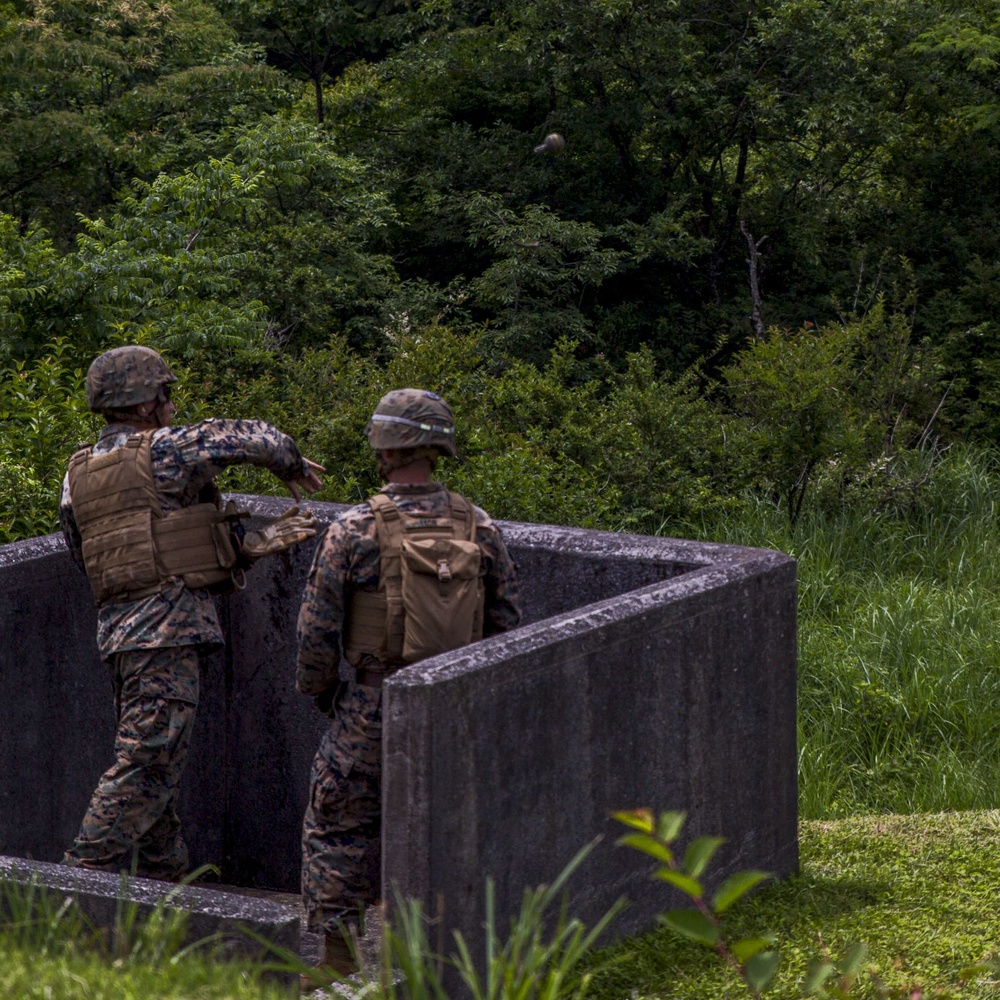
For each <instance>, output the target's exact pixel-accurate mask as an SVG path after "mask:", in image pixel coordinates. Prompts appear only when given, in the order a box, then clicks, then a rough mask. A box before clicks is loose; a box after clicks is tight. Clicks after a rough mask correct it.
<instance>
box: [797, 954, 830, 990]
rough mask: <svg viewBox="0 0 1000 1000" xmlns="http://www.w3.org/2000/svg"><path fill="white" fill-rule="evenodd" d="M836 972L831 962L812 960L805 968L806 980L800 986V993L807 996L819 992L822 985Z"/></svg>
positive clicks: (818, 959)
mask: <svg viewBox="0 0 1000 1000" xmlns="http://www.w3.org/2000/svg"><path fill="white" fill-rule="evenodd" d="M836 971H837V970H836V969H835V968H834V966H833V963H832V962H827V961H825V960H824V959H822V958H814V959H812V960H811V961H810V962H809V965H808V967H807V968H806V978H805V981H804V983H803V986H802V992H803V993H805V994H807V995H809V996H811V995H812V994H813V993H817V992H819V990H821V989H822V987H823V984H824V983H825V982H826V981H827V980H828V979H829V978H830V976H832V975H833V974H834V973H835V972H836Z"/></svg>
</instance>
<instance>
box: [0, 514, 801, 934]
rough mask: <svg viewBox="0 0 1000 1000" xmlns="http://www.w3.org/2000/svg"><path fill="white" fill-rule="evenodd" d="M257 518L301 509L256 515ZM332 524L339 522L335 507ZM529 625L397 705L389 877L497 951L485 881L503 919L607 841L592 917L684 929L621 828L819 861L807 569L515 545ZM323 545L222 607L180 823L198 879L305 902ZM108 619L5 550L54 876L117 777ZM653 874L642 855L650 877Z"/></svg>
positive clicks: (704, 550) (555, 539) (273, 570)
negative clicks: (487, 928)
mask: <svg viewBox="0 0 1000 1000" xmlns="http://www.w3.org/2000/svg"><path fill="white" fill-rule="evenodd" d="M241 500H242V501H243V502H244V504H245V505H246V506H249V507H250V508H251V509H252V510H253V511H254V512H255V513H256V514H257V515H258V516H273V515H274V514H276V513H278V512H279V511H280V510H283V509H284V508H285V507H286V506H287V503H286V502H285V501H281V500H274V499H265V498H249V497H248V498H241ZM311 506H313V507H314V508H315V509H316V511H317V514H318V516H319V517H320V518H321V519H329V517H331V516H333V515H334V514H335V513H336V512H337V511H338V510H340V509H342V508H340V507H338V506H337V505H332V504H312V505H311ZM502 527H503V531H504V534H505V537H506V539H507V541H508V545H509V546H510V548H511V550H512V553H513V555H514V557H515V559H516V561H517V562H518V564H519V567H520V571H521V580H522V591H523V596H524V603H525V610H526V615H525V625H524V626H523V627H522V628H520V629H518V630H517V631H516V632H514V633H511V634H509V635H507V636H501V637H495V638H492V639H488V640H485V641H483V642H482V643H479V644H477V645H475V646H473V647H469V648H468V649H467V650H463V651H458V652H456V653H453V654H448V655H445V656H442V657H437V658H435V659H433V660H428V661H425V662H424V663H422V664H420V665H419V666H418V667H414V668H410V669H409V670H407V671H406V672H405V673H403V674H400V675H398V676H397V677H395V678H393V679H392V680H391V681H390V682H389V684H388V691H387V702H386V737H385V739H386V747H385V763H386V769H385V793H384V794H385V820H386V822H385V831H384V847H383V863H384V874H385V878H386V881H387V884H388V883H390V882H391V883H393V884H395V885H397V886H399V887H400V888H401V889H402V890H403V891H405V892H407V893H408V894H410V895H413V896H415V897H417V898H421V899H424V900H425V901H426V903H427V905H429V906H431V907H432V908H434V907H436V905H437V899H438V895H439V894H442V895H443V898H444V899H445V901H446V910H447V914H448V918H449V923H454V924H455V925H456V926H461V927H463V929H465V931H466V932H467V933H470V934H471V935H472V936H473V937H474V936H475V929H476V928H477V927H478V925H479V924H480V923H481V919H482V915H481V911H480V909H479V907H480V906H481V893H482V885H483V880H484V878H485V877H486V876H487V875H490V876H492V877H493V878H494V879H495V880H496V882H497V884H498V903H499V907H500V912H501V913H505V912H511V911H512V910H513V909H515V908H516V907H517V905H519V902H520V896H521V891H522V889H523V887H524V886H525V885H528V884H535V883H537V882H540V881H545V880H551V879H552V878H553V877H554V876H555V875H556V874H557V873H558V871H559V870H560V869H561V868H562V866H563V865H564V864H565V863H566V861H568V860H569V858H570V857H571V856H572V855H573V854H574V853H575V852H576V850H577V849H578V848H579V847H580V846H581V845H582V844H584V843H585V842H587V841H589V840H590V839H591V838H592V837H594V836H596V835H598V834H602V833H603V834H605V835H606V839H605V842H604V844H602V846H601V847H600V848H599V849H598V852H599V853H598V856H597V857H595V858H593V859H591V861H590V862H588V868H589V869H590V871H591V873H592V874H591V876H590V877H588V876H587V875H586V874H585V873H581V876H580V878H578V879H577V883H576V885H577V888H576V895H577V898H578V900H579V903H580V905H581V906H582V907H583V908H584V910H585V911H586V912H587V913H588V915H591V916H593V915H594V914H596V913H597V912H598V911H601V910H603V909H604V908H605V907H606V906H607V905H609V904H610V902H611V901H613V899H614V898H616V897H617V896H618V895H619V894H621V893H622V892H627V893H628V895H629V896H630V897H632V898H633V899H634V900H636V901H637V903H636V905H635V906H633V907H632V909H631V910H630V911H628V913H627V915H626V916H625V918H624V920H623V923H622V927H623V928H624V929H632V928H636V927H640V926H644V925H646V924H647V923H648V921H649V918H650V916H651V914H652V913H654V912H658V911H659V910H662V909H663V908H664V905H665V901H666V896H665V890H664V888H663V887H662V885H659V886H654V885H652V884H651V883H649V882H648V880H647V878H646V872H647V871H648V866H647V865H644V864H643V862H642V859H641V858H639V857H638V856H636V855H634V854H633V852H628V851H624V850H620V849H619V850H615V849H613V848H612V847H611V846H610V844H611V840H613V837H614V836H615V835H616V834H617V832H619V831H617V830H616V829H615V828H614V827H613V826H612V825H611V824H609V821H608V819H607V814H608V812H609V811H610V810H612V809H617V808H630V807H633V806H638V805H650V806H652V807H654V808H679V809H686V810H687V811H688V812H689V815H690V820H689V825H688V829H689V832H690V834H691V835H695V834H701V833H720V834H722V835H724V836H726V837H727V838H728V840H729V843H728V845H727V848H726V849H725V852H724V854H723V855H722V860H723V863H724V864H728V865H730V866H739V867H749V866H753V867H762V868H766V869H768V870H772V871H777V872H779V873H784V872H789V871H791V870H792V869H794V867H795V864H796V858H797V847H796V834H795V828H796V811H795V798H796V796H795V769H796V754H795V568H794V562H793V561H792V560H790V559H788V558H787V557H785V556H783V555H781V554H779V553H774V552H766V551H762V550H751V549H742V548H738V547H733V546H719V545H702V544H695V543H689V542H682V541H678V540H671V539H652V538H642V537H637V536H626V535H615V534H609V533H601V532H588V531H581V530H575V529H567V528H556V527H545V526H537V525H522V524H504V525H502ZM313 547H314V546H312V545H309V546H302V547H301V548H300V549H298V550H296V551H295V552H294V553H290V554H285V555H282V556H279V557H276V558H274V559H271V560H268V561H266V562H265V563H262V564H261V565H260V566H258V567H257V568H256V569H255V570H254V571H253V573H251V574H250V576H249V577H248V586H247V588H246V590H244V591H242V592H239V593H236V594H233V595H232V596H230V597H227V598H224V599H221V601H220V611H221V614H222V617H223V621H224V623H225V626H226V631H227V648H226V649H225V651H224V652H222V653H219V654H217V655H215V656H213V657H210V658H209V660H208V662H206V670H205V674H204V685H203V693H202V704H201V708H200V712H199V720H198V728H197V733H196V742H195V745H194V747H193V748H192V756H191V760H190V763H189V765H188V769H187V772H186V775H185V785H184V793H183V797H182V802H181V808H180V811H181V815H182V819H183V821H184V824H185V831H186V835H187V837H188V840H189V845H190V847H191V853H192V861H193V863H195V864H200V863H203V862H211V863H215V864H217V865H219V866H220V867H221V868H222V871H223V879H224V881H228V882H232V883H234V884H239V885H247V886H262V887H269V888H275V889H289V890H294V889H295V888H296V887H297V884H298V874H299V848H298V840H299V824H300V822H301V817H302V812H303V809H304V806H305V800H306V791H307V786H308V775H309V766H310V762H311V759H312V755H313V753H314V751H315V748H316V745H317V743H318V740H319V736H320V733H321V731H322V728H323V726H324V725H325V722H326V720H325V719H324V718H323V717H322V716H320V715H319V714H318V713H317V712H316V711H315V709H314V708H313V706H312V703H311V701H310V700H309V699H307V698H304V697H303V696H301V695H299V694H297V693H296V692H295V690H294V659H295V649H294V646H295V636H294V625H295V618H296V615H297V611H298V604H299V599H300V595H301V592H302V587H303V585H304V582H305V576H306V573H307V571H308V566H309V563H310V561H311V558H312V552H313ZM94 622H95V615H94V610H93V608H92V605H91V601H90V595H89V590H88V588H87V585H86V582H85V580H84V578H83V576H82V575H81V574H80V573H79V571H78V570H77V569H76V567H75V566H74V565H73V564H72V561H71V560H70V558H69V555H68V553H67V552H66V551H65V548H64V546H63V543H62V540H61V538H58V537H48V538H43V539H35V540H32V541H29V542H23V543H16V544H14V545H9V546H5V547H2V548H0V623H2V624H3V628H4V634H5V642H4V643H3V644H2V645H0V854H6V855H14V856H18V857H22V858H28V857H31V858H37V859H40V860H43V861H52V860H57V859H58V857H59V856H60V854H61V852H62V850H63V849H64V848H65V846H66V845H67V844H68V843H69V842H70V841H71V840H72V837H73V835H74V833H75V831H76V828H77V825H78V823H79V820H80V817H81V816H82V814H83V810H84V808H85V806H86V803H87V800H88V798H89V795H90V792H91V790H92V789H93V787H94V785H95V783H96V781H97V778H98V777H99V775H100V773H101V771H102V770H103V769H104V768H105V767H106V766H107V765H108V763H109V762H110V760H111V747H112V738H113V728H114V727H113V718H112V707H111V698H110V685H109V683H108V680H107V676H106V673H105V668H104V667H103V665H102V664H101V663H100V661H99V659H98V657H97V654H96V650H95V648H94V630H95V625H94ZM630 855H631V856H630Z"/></svg>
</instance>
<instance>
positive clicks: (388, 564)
mask: <svg viewBox="0 0 1000 1000" xmlns="http://www.w3.org/2000/svg"><path fill="white" fill-rule="evenodd" d="M368 506H369V507H371V509H372V513H373V514H374V515H375V530H376V535H377V537H378V552H379V570H378V593H379V594H380V595H382V596H383V597H384V600H385V619H384V621H385V625H384V630H385V631H384V634H383V639H382V646H381V649H380V650H379V655H380V657H381V658H382V659H384V660H388V661H393V660H398V659H400V658H401V657H402V655H403V636H404V634H405V628H406V625H405V614H404V611H403V591H402V584H401V580H402V569H401V566H400V552H401V550H402V548H403V530H404V528H403V518H402V515H401V514H400V512H399V508H398V507H397V506H396V505H395V504H394V503H393V502H392V501H391V500H390V499H389V497H387V496H386V495H385V494H384V493H376V494H375V496H373V497H369V498H368Z"/></svg>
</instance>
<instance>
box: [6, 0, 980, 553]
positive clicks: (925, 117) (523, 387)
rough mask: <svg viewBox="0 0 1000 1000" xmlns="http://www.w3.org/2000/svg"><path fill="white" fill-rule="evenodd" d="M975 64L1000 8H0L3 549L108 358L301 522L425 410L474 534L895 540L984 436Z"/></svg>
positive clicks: (42, 494)
mask: <svg viewBox="0 0 1000 1000" xmlns="http://www.w3.org/2000/svg"><path fill="white" fill-rule="evenodd" d="M998 58H1000V3H998V2H997V0H906V2H884V0H882V2H876V0H776V2H773V3H771V4H762V5H760V6H757V5H755V4H753V3H749V4H748V3H735V2H729V0H495V2H487V0H424V2H420V0H308V2H307V0H281V2H278V0H215V2H214V3H213V2H211V0H174V2H172V3H159V2H147V0H115V2H112V0H37V2H26V0H0V213H2V214H0V360H2V364H3V375H2V384H0V418H2V419H3V421H4V426H3V448H2V453H0V495H2V501H3V506H2V508H0V513H2V523H0V540H10V539H13V538H18V537H24V536H25V535H28V534H32V533H37V532H39V531H42V530H51V529H52V527H53V526H54V524H55V522H54V519H53V518H54V500H55V495H56V492H57V490H58V481H59V479H60V478H61V475H62V471H63V470H64V468H65V461H66V458H67V456H68V454H69V453H70V452H71V450H72V448H73V447H74V446H75V445H76V444H77V443H78V442H79V441H80V440H85V439H87V438H89V437H91V436H92V433H93V429H94V424H93V421H92V420H91V419H90V418H89V417H88V416H87V414H86V413H85V411H84V409H83V408H82V398H81V396H82V393H81V391H80V376H81V373H82V371H84V370H85V369H86V365H87V364H88V363H89V360H90V359H91V358H92V357H93V356H94V355H95V354H96V353H98V352H100V351H102V350H105V349H107V348H108V347H110V346H113V345H115V344H118V343H122V342H134V341H137V342H142V343H146V344H150V345H151V346H154V347H156V348H158V349H160V350H162V351H164V352H165V354H166V355H167V357H168V359H169V360H170V362H171V363H172V364H174V365H175V366H176V367H177V369H178V370H179V372H180V373H181V374H182V375H183V377H184V378H183V381H184V386H185V390H184V394H183V395H182V401H183V402H184V404H185V407H184V410H183V412H182V417H183V418H191V417H194V416H198V415H207V414H209V413H218V414H225V415H233V416H236V415H243V416H265V417H268V418H270V419H273V420H274V421H276V422H277V423H279V425H281V426H282V427H283V428H285V429H287V430H289V431H290V432H291V433H294V434H296V436H297V437H299V438H300V439H301V441H302V444H303V447H304V449H305V450H306V451H307V452H308V453H309V454H310V455H311V457H313V458H316V459H317V460H320V461H323V462H325V463H326V464H327V465H328V466H329V467H330V470H331V474H330V476H329V480H328V487H327V490H326V491H325V492H324V494H323V498H325V499H345V500H349V499H356V498H358V497H359V496H362V495H364V493H365V492H366V491H367V489H369V488H371V486H373V485H374V478H373V473H372V471H371V469H370V468H369V465H370V463H369V462H368V460H367V456H366V454H365V451H364V449H363V447H362V444H363V442H362V443H359V440H360V438H359V434H360V430H361V427H362V426H363V423H364V418H365V415H366V411H368V410H370V407H371V406H372V405H373V403H374V401H375V400H377V398H378V396H379V395H380V393H381V392H382V391H384V390H386V389H387V388H391V387H393V386H398V385H401V384H412V383H418V384H421V385H424V386H426V387H428V388H433V389H437V390H439V391H441V392H443V393H444V394H445V395H446V396H447V397H448V398H449V399H450V400H451V401H452V402H453V403H454V405H455V407H456V409H457V411H458V414H459V419H460V428H459V430H460V436H461V439H462V446H463V450H462V457H461V460H460V462H459V463H457V464H456V466H455V467H454V469H453V470H452V471H451V474H450V478H451V479H452V480H453V481H455V482H456V483H457V484H458V485H459V486H464V487H465V488H468V489H470V490H474V491H475V495H476V496H477V499H480V500H481V501H482V502H483V503H484V504H492V505H493V507H494V508H495V513H497V515H498V516H507V517H517V518H522V519H537V520H562V521H567V522H573V523H581V524H587V525H593V526H602V527H612V528H633V529H636V530H643V531H660V530H670V531H675V532H677V531H684V530H688V531H692V530H696V529H697V528H698V527H699V526H703V525H704V523H705V522H706V519H711V518H712V517H714V516H716V515H717V514H719V513H720V512H721V513H724V512H725V511H726V510H728V509H730V508H731V507H732V506H733V504H735V503H739V502H743V500H742V499H740V498H743V499H745V498H746V497H747V496H754V497H757V498H764V499H766V500H767V501H768V502H773V503H776V504H778V505H780V507H781V509H782V510H783V511H784V513H785V516H786V517H787V518H788V520H789V522H791V523H794V522H796V521H797V520H798V519H799V518H800V517H801V515H802V513H803V511H804V510H805V509H807V508H810V507H815V508H817V509H827V510H829V509H839V508H841V507H843V505H844V504H851V503H855V502H858V503H860V504H861V505H862V506H864V507H865V508H866V509H871V510H884V509H892V510H894V511H897V512H903V513H905V512H906V510H907V509H909V508H910V507H912V505H913V504H915V503H918V502H919V495H920V493H921V491H922V490H923V489H924V487H925V486H926V484H927V483H928V482H930V481H932V479H933V475H934V470H935V469H936V468H937V467H938V466H939V465H940V464H941V461H942V457H943V456H944V455H945V454H947V452H948V449H949V448H953V447H955V446H959V445H960V446H963V447H967V446H972V447H976V448H981V449H989V448H991V447H992V444H993V441H994V437H995V434H996V432H997V430H998V428H1000V393H998V391H997V378H996V373H997V368H998V366H1000V290H998V276H1000V228H998V225H997V221H998V220H997V214H998V207H1000V183H998V176H1000V173H998V167H1000V75H998V72H997V69H998V65H997V63H998ZM550 132H558V133H560V134H561V135H563V136H564V137H565V148H564V150H563V151H562V153H561V154H559V155H548V154H545V153H536V152H534V149H535V147H536V146H538V145H539V144H540V143H541V142H542V140H543V138H544V137H545V135H546V134H547V133H550ZM232 485H235V486H239V487H242V488H247V489H269V488H272V487H271V486H269V485H268V484H266V483H265V482H264V481H263V480H262V479H260V478H259V477H257V478H254V477H253V476H248V477H244V478H243V479H239V478H238V477H235V478H234V479H233V483H232Z"/></svg>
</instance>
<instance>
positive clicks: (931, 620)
mask: <svg viewBox="0 0 1000 1000" xmlns="http://www.w3.org/2000/svg"><path fill="white" fill-rule="evenodd" d="M936 475H937V480H936V482H935V484H934V489H933V490H932V491H929V492H928V494H927V496H926V497H925V498H924V501H923V502H922V505H921V506H920V508H919V509H915V510H913V511H908V512H906V513H905V514H903V515H901V514H900V513H899V512H898V511H896V510H883V511H881V512H873V511H864V510H857V511H853V512H852V511H844V512H840V513H836V514H833V515H831V514H830V513H829V512H827V513H826V514H823V515H819V514H816V513H811V514H808V515H806V516H805V517H804V518H803V520H802V521H801V522H800V523H799V524H798V525H797V526H796V528H795V529H794V530H793V529H792V528H790V527H789V525H788V523H787V519H785V518H784V517H782V515H781V514H780V512H778V511H777V510H776V509H775V508H774V507H773V506H772V505H770V504H765V503H757V504H750V505H748V506H747V508H746V509H745V510H744V511H743V512H741V514H740V515H739V516H738V517H732V518H731V519H729V520H727V521H724V522H722V523H714V524H712V525H711V526H707V527H706V529H705V530H706V533H707V534H709V536H710V537H713V538H715V539H717V540H719V541H733V542H739V543H740V544H746V545H760V546H766V547H769V548H776V549H780V550H782V551H784V552H788V553H789V554H791V555H794V556H795V557H796V559H797V560H798V571H799V733H798V744H799V796H800V798H799V808H800V815H801V816H802V817H803V818H806V819H823V818H833V817H844V816H851V815H864V814H872V813H881V812H888V813H910V812H945V811H952V810H969V809H991V808H994V807H997V806H1000V794H998V792H1000V789H998V783H997V775H998V774H1000V559H997V558H996V553H997V552H998V551H1000V527H998V505H997V497H998V496H1000V474H998V470H997V468H996V463H995V461H994V460H993V459H991V458H990V457H989V456H986V455H984V454H978V455H975V454H956V455H954V456H952V457H950V458H949V459H948V461H947V462H946V463H945V464H944V465H943V466H942V467H941V468H939V470H938V471H937V473H936Z"/></svg>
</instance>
